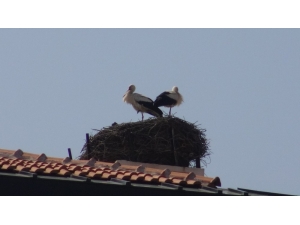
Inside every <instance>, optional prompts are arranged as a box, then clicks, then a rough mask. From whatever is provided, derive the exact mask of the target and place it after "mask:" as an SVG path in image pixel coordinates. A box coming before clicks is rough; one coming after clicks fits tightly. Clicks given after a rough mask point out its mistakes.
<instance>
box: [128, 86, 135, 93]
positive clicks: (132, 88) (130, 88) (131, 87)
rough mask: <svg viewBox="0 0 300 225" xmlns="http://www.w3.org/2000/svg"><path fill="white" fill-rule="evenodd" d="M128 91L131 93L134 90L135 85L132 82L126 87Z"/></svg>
mask: <svg viewBox="0 0 300 225" xmlns="http://www.w3.org/2000/svg"><path fill="white" fill-rule="evenodd" d="M128 91H130V92H131V93H133V92H134V91H135V86H134V85H133V84H131V85H130V86H129V87H128Z"/></svg>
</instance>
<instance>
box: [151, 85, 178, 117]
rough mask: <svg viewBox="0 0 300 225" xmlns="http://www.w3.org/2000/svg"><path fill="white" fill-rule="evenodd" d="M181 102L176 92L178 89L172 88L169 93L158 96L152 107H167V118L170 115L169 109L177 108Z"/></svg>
mask: <svg viewBox="0 0 300 225" xmlns="http://www.w3.org/2000/svg"><path fill="white" fill-rule="evenodd" d="M182 102H183V98H182V96H181V94H180V93H179V92H178V87H176V86H174V87H173V88H172V90H171V91H164V92H163V93H161V94H160V95H159V96H157V97H156V99H155V101H154V106H156V107H160V106H165V107H169V108H170V111H169V116H170V115H171V108H172V107H174V106H176V105H177V106H179V105H180V104H181V103H182Z"/></svg>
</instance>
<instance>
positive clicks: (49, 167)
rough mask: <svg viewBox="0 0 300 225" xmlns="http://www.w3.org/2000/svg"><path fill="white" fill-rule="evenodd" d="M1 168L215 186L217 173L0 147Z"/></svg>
mask: <svg viewBox="0 0 300 225" xmlns="http://www.w3.org/2000/svg"><path fill="white" fill-rule="evenodd" d="M0 172H6V173H33V174H37V175H43V176H51V177H85V178H89V179H93V180H94V179H95V180H105V181H107V180H112V179H114V180H119V181H129V182H132V183H141V184H150V185H151V184H153V185H158V184H164V185H178V186H181V187H186V188H193V189H199V188H208V189H209V188H216V187H217V186H219V187H220V186H221V181H220V178H219V177H214V178H213V177H206V176H204V171H203V169H200V168H183V167H176V166H167V165H156V164H148V163H136V162H130V161H125V160H119V161H116V162H115V163H108V162H101V161H96V160H95V159H93V158H92V159H90V160H71V159H70V158H68V157H66V158H64V159H63V158H54V157H47V156H46V155H45V154H41V155H37V154H31V153H26V152H23V151H22V150H20V149H19V150H16V151H15V150H6V149H0Z"/></svg>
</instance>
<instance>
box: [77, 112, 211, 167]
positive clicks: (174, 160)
mask: <svg viewBox="0 0 300 225" xmlns="http://www.w3.org/2000/svg"><path fill="white" fill-rule="evenodd" d="M94 130H95V129H94ZM96 131H98V133H96V134H95V135H90V139H89V143H88V144H87V143H85V145H84V146H83V148H82V151H81V155H80V159H90V158H91V157H93V158H95V159H97V160H100V161H105V162H115V161H116V160H129V161H135V162H144V163H155V164H164V165H177V166H182V167H195V166H196V161H198V162H199V163H198V166H199V164H200V161H201V162H202V163H204V164H206V161H205V157H208V156H209V155H210V150H209V142H208V140H207V139H206V137H205V131H206V130H205V129H201V128H199V125H196V124H193V123H189V122H187V121H185V120H182V119H179V118H177V117H173V116H172V117H163V118H150V119H147V120H144V121H138V122H130V123H122V124H117V123H114V124H113V125H112V126H110V127H105V128H103V129H101V130H96Z"/></svg>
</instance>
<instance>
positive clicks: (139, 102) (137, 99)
mask: <svg viewBox="0 0 300 225" xmlns="http://www.w3.org/2000/svg"><path fill="white" fill-rule="evenodd" d="M134 91H135V86H134V85H133V84H132V85H130V86H129V88H128V90H127V91H126V93H125V94H124V96H123V101H124V102H126V103H128V104H131V105H132V107H133V108H134V109H135V110H136V111H137V113H139V112H141V113H142V121H143V120H144V113H148V114H150V115H152V116H155V117H162V114H163V113H162V111H161V110H160V109H159V108H158V107H157V106H154V104H153V101H152V99H150V98H148V97H145V96H143V95H141V94H138V93H134Z"/></svg>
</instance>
